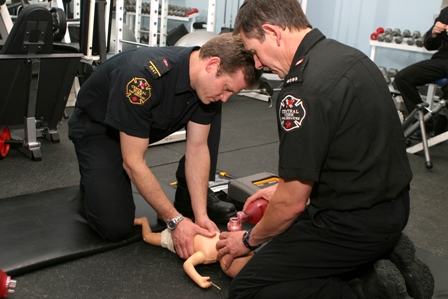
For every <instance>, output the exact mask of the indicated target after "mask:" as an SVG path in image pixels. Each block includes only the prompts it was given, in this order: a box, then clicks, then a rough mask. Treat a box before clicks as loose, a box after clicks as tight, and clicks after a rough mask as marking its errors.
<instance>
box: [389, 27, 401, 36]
mask: <svg viewBox="0 0 448 299" xmlns="http://www.w3.org/2000/svg"><path fill="white" fill-rule="evenodd" d="M391 34H392V36H400V35H401V30H400V29H398V28H395V29H394V31H392V33H391Z"/></svg>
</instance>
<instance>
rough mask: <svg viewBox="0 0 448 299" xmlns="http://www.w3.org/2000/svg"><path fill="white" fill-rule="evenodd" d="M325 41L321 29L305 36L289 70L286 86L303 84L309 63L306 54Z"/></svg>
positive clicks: (285, 81)
mask: <svg viewBox="0 0 448 299" xmlns="http://www.w3.org/2000/svg"><path fill="white" fill-rule="evenodd" d="M323 39H325V35H323V34H322V32H320V30H319V29H313V30H311V31H310V32H308V34H307V35H305V37H304V38H303V40H302V42H301V43H300V45H299V47H298V48H297V51H296V54H295V55H294V59H293V60H292V64H291V66H290V68H289V73H288V74H287V75H286V76H285V80H284V83H285V85H288V84H291V83H294V82H302V73H303V69H304V68H305V66H306V63H307V61H308V57H307V56H306V54H307V53H308V51H309V50H310V49H311V48H312V47H313V46H314V45H315V44H317V43H318V42H319V41H321V40H323Z"/></svg>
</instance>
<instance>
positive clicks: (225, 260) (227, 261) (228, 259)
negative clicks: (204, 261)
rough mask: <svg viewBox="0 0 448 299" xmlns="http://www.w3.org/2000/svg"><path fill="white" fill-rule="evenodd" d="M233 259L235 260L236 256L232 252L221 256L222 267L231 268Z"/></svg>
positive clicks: (224, 268)
mask: <svg viewBox="0 0 448 299" xmlns="http://www.w3.org/2000/svg"><path fill="white" fill-rule="evenodd" d="M233 260H234V258H233V256H231V255H230V254H227V255H225V256H223V257H222V258H221V260H220V262H221V267H222V268H223V270H224V271H227V270H229V268H230V266H231V265H232V263H233Z"/></svg>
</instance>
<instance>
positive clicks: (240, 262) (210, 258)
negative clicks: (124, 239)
mask: <svg viewBox="0 0 448 299" xmlns="http://www.w3.org/2000/svg"><path fill="white" fill-rule="evenodd" d="M185 219H186V220H188V221H191V220H190V219H188V218H185ZM134 225H141V226H142V235H143V240H144V241H145V242H146V243H148V244H151V245H155V246H162V247H164V248H167V249H169V250H170V251H171V252H174V253H176V250H175V249H174V245H173V239H172V237H171V231H170V230H169V229H165V230H164V231H163V232H161V233H155V232H152V230H151V227H150V226H149V222H148V219H147V218H146V217H141V218H135V220H134ZM218 240H219V233H217V234H216V235H215V236H214V237H212V238H208V237H204V236H202V235H199V234H197V235H196V236H195V237H194V240H193V246H194V254H193V255H191V256H190V257H189V258H188V259H187V260H186V261H185V263H184V270H185V272H186V273H187V275H188V276H190V278H191V279H193V280H194V282H196V283H197V284H198V285H199V286H200V287H201V288H209V287H211V286H212V285H214V284H213V283H212V282H211V281H210V277H209V276H201V275H199V273H198V272H197V271H196V269H195V268H194V267H195V266H196V265H200V264H212V263H216V262H217V261H218V260H217V258H216V257H217V256H218V251H217V250H216V242H217V241H218ZM253 255H254V253H253V252H252V251H251V252H249V253H248V254H247V255H245V256H242V257H240V258H237V259H235V260H233V262H232V265H231V266H230V267H229V268H228V269H227V270H225V271H224V273H226V274H227V276H229V277H232V278H233V277H235V276H236V274H238V272H240V270H241V268H243V267H244V265H245V264H246V263H247V262H248V261H249V260H250V259H251V258H252V256H253ZM219 262H220V265H221V269H223V270H224V268H225V267H223V265H222V261H219ZM214 286H215V287H217V288H219V287H218V286H216V285H214Z"/></svg>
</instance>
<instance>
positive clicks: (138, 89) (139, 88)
mask: <svg viewBox="0 0 448 299" xmlns="http://www.w3.org/2000/svg"><path fill="white" fill-rule="evenodd" d="M126 96H127V98H128V99H129V101H130V102H131V103H132V104H137V105H143V104H144V103H145V102H146V101H147V100H149V98H150V97H151V85H149V83H148V81H147V80H146V79H145V78H137V77H134V78H132V80H131V81H129V82H128V84H126Z"/></svg>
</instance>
